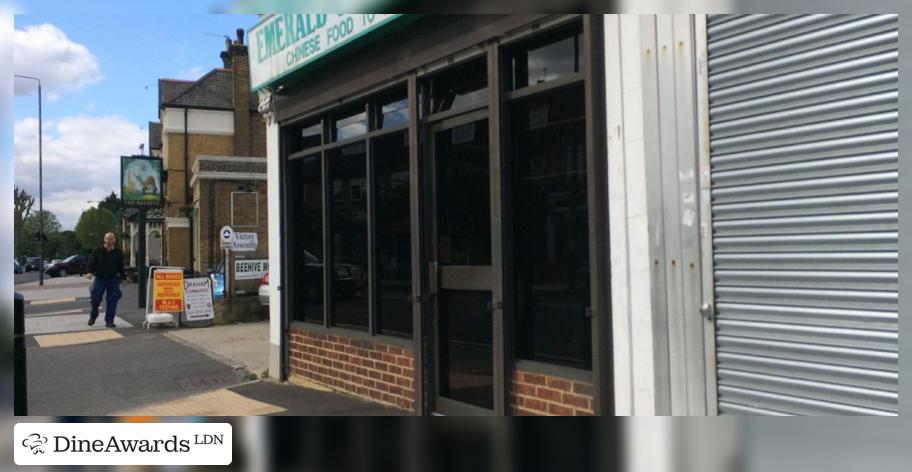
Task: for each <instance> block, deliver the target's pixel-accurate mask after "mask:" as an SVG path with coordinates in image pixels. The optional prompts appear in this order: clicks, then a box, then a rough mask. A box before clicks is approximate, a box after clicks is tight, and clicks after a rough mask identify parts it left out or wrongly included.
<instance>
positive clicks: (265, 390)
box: [230, 381, 410, 416]
mask: <svg viewBox="0 0 912 472" xmlns="http://www.w3.org/2000/svg"><path fill="white" fill-rule="evenodd" d="M230 390H231V391H233V392H236V393H238V394H241V395H243V396H245V397H248V398H255V399H257V400H259V401H262V402H266V403H269V404H271V405H276V406H279V407H282V408H283V411H280V412H276V413H271V414H272V415H277V416H401V415H408V414H410V412H407V411H402V410H398V409H396V408H392V407H388V406H385V405H381V404H379V403H374V402H370V401H367V400H363V399H360V398H356V397H353V396H350V395H345V394H343V393H339V392H327V391H325V390H322V389H319V390H318V389H310V388H303V387H300V386H296V385H292V384H288V383H278V382H274V381H258V382H251V383H248V384H243V385H238V386H236V387H231V388H230Z"/></svg>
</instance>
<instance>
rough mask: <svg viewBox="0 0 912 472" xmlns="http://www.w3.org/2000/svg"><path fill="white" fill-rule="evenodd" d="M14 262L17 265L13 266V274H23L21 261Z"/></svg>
mask: <svg viewBox="0 0 912 472" xmlns="http://www.w3.org/2000/svg"><path fill="white" fill-rule="evenodd" d="M13 262H14V263H15V267H14V268H13V274H21V273H22V266H21V265H19V261H16V260H14V261H13Z"/></svg>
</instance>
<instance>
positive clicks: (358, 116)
mask: <svg viewBox="0 0 912 472" xmlns="http://www.w3.org/2000/svg"><path fill="white" fill-rule="evenodd" d="M360 110H361V111H359V112H357V113H353V114H351V115H348V116H345V117H343V118H339V119H337V120H336V122H335V124H334V127H333V138H334V139H333V140H334V141H345V140H346V139H352V138H355V137H358V136H361V135H363V134H365V133H367V112H366V111H364V108H363V107H362V108H360Z"/></svg>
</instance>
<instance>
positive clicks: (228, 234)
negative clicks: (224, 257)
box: [219, 226, 234, 249]
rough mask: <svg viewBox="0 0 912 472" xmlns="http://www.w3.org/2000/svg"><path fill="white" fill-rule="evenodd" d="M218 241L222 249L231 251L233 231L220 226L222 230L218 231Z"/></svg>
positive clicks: (228, 227)
mask: <svg viewBox="0 0 912 472" xmlns="http://www.w3.org/2000/svg"><path fill="white" fill-rule="evenodd" d="M219 241H220V242H221V247H222V249H233V248H234V230H233V229H231V227H230V226H222V229H221V230H219Z"/></svg>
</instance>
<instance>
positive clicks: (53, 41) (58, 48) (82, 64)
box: [13, 23, 101, 100]
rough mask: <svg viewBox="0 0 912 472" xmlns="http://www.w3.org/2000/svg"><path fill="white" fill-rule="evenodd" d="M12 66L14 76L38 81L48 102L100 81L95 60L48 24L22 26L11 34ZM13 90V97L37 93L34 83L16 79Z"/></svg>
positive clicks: (82, 46) (81, 46)
mask: <svg viewBox="0 0 912 472" xmlns="http://www.w3.org/2000/svg"><path fill="white" fill-rule="evenodd" d="M13 63H14V66H15V71H16V74H20V75H28V76H32V77H38V78H39V79H41V86H42V88H43V92H44V93H45V94H46V97H47V98H48V99H49V100H56V99H57V98H58V97H59V96H60V94H61V93H64V92H71V91H78V90H82V88H83V87H85V86H86V85H89V84H94V83H97V82H98V81H100V80H101V71H100V69H99V67H98V59H97V58H96V57H95V56H94V55H93V54H92V53H91V51H89V48H87V47H85V46H84V45H82V44H79V43H76V42H73V41H72V40H70V38H68V37H67V35H66V34H65V33H64V32H63V31H61V30H60V29H58V28H57V27H56V26H54V25H52V24H49V23H44V24H40V25H31V26H26V27H25V29H22V30H19V29H17V30H16V31H15V32H14V33H13ZM15 90H16V95H29V94H32V93H35V92H36V90H37V89H36V87H35V84H34V81H31V80H26V79H17V80H16V88H15Z"/></svg>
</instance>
